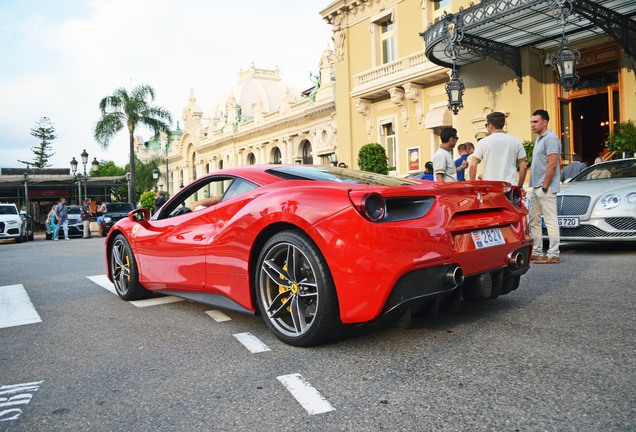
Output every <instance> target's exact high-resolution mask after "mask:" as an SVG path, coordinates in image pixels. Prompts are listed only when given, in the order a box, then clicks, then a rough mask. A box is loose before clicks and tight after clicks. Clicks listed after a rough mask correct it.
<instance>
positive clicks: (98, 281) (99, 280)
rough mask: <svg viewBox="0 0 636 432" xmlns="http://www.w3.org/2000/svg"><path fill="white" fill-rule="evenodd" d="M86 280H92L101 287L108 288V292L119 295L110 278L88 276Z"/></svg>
mask: <svg viewBox="0 0 636 432" xmlns="http://www.w3.org/2000/svg"><path fill="white" fill-rule="evenodd" d="M86 278H87V279H89V280H92V281H93V282H95V283H96V284H97V285H99V286H100V287H102V288H106V289H107V290H108V291H110V292H112V293H113V294H115V295H117V291H115V285H113V283H112V282H111V281H110V280H109V279H108V276H106V275H105V274H104V275H97V276H86Z"/></svg>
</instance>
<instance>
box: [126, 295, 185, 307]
mask: <svg viewBox="0 0 636 432" xmlns="http://www.w3.org/2000/svg"><path fill="white" fill-rule="evenodd" d="M180 301H184V299H182V298H179V297H174V296H165V297H157V298H150V299H146V300H135V301H131V302H128V303H130V304H131V305H133V306H137V307H146V306H156V305H160V304H166V303H176V302H180Z"/></svg>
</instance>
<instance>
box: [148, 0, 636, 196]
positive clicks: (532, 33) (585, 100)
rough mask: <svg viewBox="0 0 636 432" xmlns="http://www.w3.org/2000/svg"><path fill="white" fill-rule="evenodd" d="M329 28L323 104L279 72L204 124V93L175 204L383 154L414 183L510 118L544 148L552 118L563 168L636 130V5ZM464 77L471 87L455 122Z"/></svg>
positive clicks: (516, 3)
mask: <svg viewBox="0 0 636 432" xmlns="http://www.w3.org/2000/svg"><path fill="white" fill-rule="evenodd" d="M569 6H572V8H571V9H569ZM564 8H565V9H564ZM564 10H565V11H569V13H566V14H565V16H563V11H564ZM320 14H321V15H322V16H323V18H324V19H325V20H326V21H327V22H328V23H330V24H331V25H332V30H333V36H332V39H333V46H332V47H331V48H328V49H326V50H325V52H324V53H323V54H322V57H321V58H320V62H319V71H320V72H319V74H317V76H315V77H314V80H315V81H316V82H317V84H318V80H319V85H317V89H318V90H317V92H314V93H313V94H311V95H309V94H306V95H305V96H301V95H300V92H297V91H294V90H293V89H290V88H288V87H286V86H285V84H283V83H282V81H281V80H280V76H279V73H278V71H277V70H261V69H257V68H255V67H254V66H251V67H250V68H249V69H247V70H245V71H241V72H240V74H239V79H238V82H237V85H236V86H235V88H234V89H232V90H231V91H230V92H228V93H227V94H226V95H225V96H223V97H222V98H221V99H220V100H219V102H218V103H217V104H216V105H215V106H213V107H211V108H210V109H209V110H208V111H206V112H204V111H203V110H202V109H201V108H200V107H199V106H198V104H197V102H196V97H195V94H194V91H192V92H191V95H190V98H189V101H188V105H187V106H186V108H185V109H184V111H183V116H182V120H183V130H182V131H179V132H177V133H176V134H175V135H174V140H173V141H172V143H171V145H170V146H169V147H168V152H167V156H168V167H169V168H168V171H169V174H168V178H169V182H168V187H169V190H170V191H174V190H175V189H176V188H179V187H180V186H181V185H183V184H186V183H188V182H189V181H191V180H192V179H194V178H196V177H197V176H200V175H202V174H205V173H208V172H212V171H215V170H218V169H220V168H223V167H227V166H238V165H246V164H260V163H314V164H325V163H329V162H333V161H334V160H336V159H337V160H338V161H339V162H344V163H346V164H348V165H349V166H351V167H354V168H355V167H357V155H358V151H359V150H360V148H361V147H362V146H363V145H365V144H367V143H374V142H377V143H380V144H382V145H383V146H384V147H385V149H386V151H387V156H388V159H389V166H391V167H394V168H393V169H394V170H395V173H396V174H398V175H405V174H407V173H409V172H414V171H420V170H423V167H424V163H425V162H426V161H428V160H431V159H432V155H433V153H434V152H435V150H436V149H437V147H438V145H439V133H440V131H441V129H442V128H443V127H446V126H453V127H455V128H456V129H457V130H458V135H459V137H460V142H466V141H471V142H473V143H474V142H476V141H477V140H478V139H480V138H482V137H483V136H485V134H486V131H485V126H484V124H485V117H486V115H487V114H488V113H490V112H492V111H502V112H504V113H506V115H507V125H506V130H507V132H508V133H511V134H513V135H515V136H517V137H519V138H520V139H521V140H524V141H525V140H533V139H534V138H535V137H534V136H533V135H532V133H531V130H530V123H529V119H530V116H531V114H532V112H533V111H534V110H536V109H539V108H543V109H546V110H548V112H549V113H550V115H551V122H550V127H551V129H552V130H553V131H554V132H555V133H557V135H558V136H560V137H561V139H562V142H563V158H562V163H563V164H567V163H569V162H570V158H571V154H572V153H573V152H576V153H579V154H581V155H582V157H583V160H584V161H586V162H588V163H591V162H592V161H593V160H594V158H595V157H596V156H598V155H604V154H605V153H606V149H605V148H604V145H603V141H604V139H605V137H606V135H607V133H608V132H610V131H612V130H613V127H614V125H615V124H616V123H617V122H621V121H626V120H628V119H636V103H634V102H635V101H636V100H635V97H634V95H635V93H636V80H635V73H634V71H633V64H634V56H635V55H636V22H635V21H634V20H633V19H632V18H631V17H633V16H634V15H636V1H631V0H630V1H624V0H576V1H574V0H488V1H483V2H476V4H472V3H471V2H470V1H469V0H441V1H431V0H338V1H333V2H331V3H328V4H327V3H326V5H325V8H324V9H323V10H321V11H320ZM564 35H566V36H567V40H566V42H567V44H566V47H567V48H568V49H573V50H574V49H575V50H577V51H576V52H578V53H579V54H580V58H579V62H578V64H577V65H576V72H577V74H578V77H579V79H578V82H577V83H576V84H575V85H573V88H572V89H571V90H569V91H567V90H566V89H565V88H564V85H561V83H556V82H555V77H556V76H557V75H556V74H555V68H554V67H553V66H552V65H551V63H552V61H553V59H555V58H560V57H561V55H559V56H557V54H558V52H559V47H560V44H561V42H562V41H563V40H564V39H563V36H564ZM317 54H319V53H317ZM453 67H454V68H455V72H456V74H457V76H456V78H457V79H458V81H457V82H459V81H461V83H462V84H463V86H464V92H463V107H461V108H460V107H456V108H455V111H456V115H454V114H453V112H452V111H451V109H450V108H452V107H449V94H448V91H447V85H448V83H449V80H450V78H451V76H452V75H453V74H452V70H453ZM163 139H164V141H165V137H164V138H163ZM161 149H164V150H165V142H163V143H162V144H161V146H160V148H159V146H157V150H156V151H157V152H158V153H161V152H162V150H161ZM151 152H152V150H151ZM141 153H143V151H142V152H141Z"/></svg>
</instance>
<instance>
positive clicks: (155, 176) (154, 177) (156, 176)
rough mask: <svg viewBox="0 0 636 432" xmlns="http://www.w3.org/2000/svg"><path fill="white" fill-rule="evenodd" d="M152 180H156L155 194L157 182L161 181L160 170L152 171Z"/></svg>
mask: <svg viewBox="0 0 636 432" xmlns="http://www.w3.org/2000/svg"><path fill="white" fill-rule="evenodd" d="M152 178H153V179H154V180H155V192H157V190H158V189H157V182H158V181H159V170H158V169H157V168H155V169H153V170H152Z"/></svg>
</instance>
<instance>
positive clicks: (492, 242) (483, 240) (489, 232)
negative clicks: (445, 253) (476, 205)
mask: <svg viewBox="0 0 636 432" xmlns="http://www.w3.org/2000/svg"><path fill="white" fill-rule="evenodd" d="M470 235H471V236H472V237H473V242H474V243H475V247H476V248H477V249H483V248H487V247H490V246H497V245H502V244H506V240H504V238H503V235H502V234H501V230H500V229H499V228H488V229H482V230H476V231H473V232H471V233H470Z"/></svg>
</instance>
